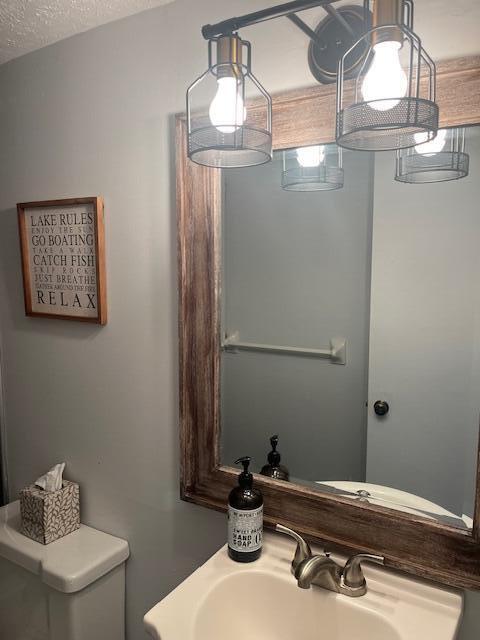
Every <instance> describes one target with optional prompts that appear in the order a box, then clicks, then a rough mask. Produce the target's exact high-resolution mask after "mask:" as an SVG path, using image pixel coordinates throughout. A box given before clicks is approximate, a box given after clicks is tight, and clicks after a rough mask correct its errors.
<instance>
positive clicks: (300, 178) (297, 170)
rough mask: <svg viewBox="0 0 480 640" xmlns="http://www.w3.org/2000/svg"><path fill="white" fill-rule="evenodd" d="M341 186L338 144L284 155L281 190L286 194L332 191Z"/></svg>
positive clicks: (296, 150) (340, 160)
mask: <svg viewBox="0 0 480 640" xmlns="http://www.w3.org/2000/svg"><path fill="white" fill-rule="evenodd" d="M342 187H343V167H342V149H341V148H339V147H337V145H336V144H328V145H314V146H309V147H299V148H297V149H287V150H285V151H284V152H283V171H282V189H285V191H330V190H333V189H341V188H342Z"/></svg>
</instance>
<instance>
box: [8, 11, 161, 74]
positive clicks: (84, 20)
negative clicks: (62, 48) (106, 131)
mask: <svg viewBox="0 0 480 640" xmlns="http://www.w3.org/2000/svg"><path fill="white" fill-rule="evenodd" d="M172 1H173V0H50V2H42V0H0V64H2V63H3V62H6V61H7V60H11V59H12V58H17V57H18V56H21V55H23V54H24V53H28V52H29V51H34V50H35V49H40V48H41V47H44V46H45V45H47V44H51V43H52V42H56V41H57V40H62V39H63V38H68V36H72V35H74V34H75V33H81V32H82V31H87V29H92V28H93V27H97V26H98V25H101V24H105V23H106V22H111V21H112V20H118V19H119V18H124V17H125V16H129V15H132V14H134V13H139V12H140V11H145V10H146V9H152V8H154V7H158V6H159V5H161V4H168V3H169V2H172Z"/></svg>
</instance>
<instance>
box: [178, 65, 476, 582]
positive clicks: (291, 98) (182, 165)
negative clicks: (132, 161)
mask: <svg viewBox="0 0 480 640" xmlns="http://www.w3.org/2000/svg"><path fill="white" fill-rule="evenodd" d="M437 102H438V103H439V106H440V118H441V122H440V126H441V127H448V126H457V125H462V124H465V125H468V124H479V123H480V57H478V56H476V57H471V58H459V59H455V60H450V61H446V62H442V63H440V64H439V65H438V66H437ZM249 109H253V111H254V110H255V106H254V105H253V106H249ZM334 125H335V88H334V87H332V86H331V85H328V86H315V87H313V88H311V89H307V90H299V91H290V92H286V93H283V94H279V95H277V96H274V98H273V143H274V148H275V149H288V148H292V147H296V146H305V145H313V144H326V143H328V142H331V141H332V138H333V132H334V130H335V126H334ZM185 140H186V122H185V116H184V115H180V116H177V208H178V234H179V270H178V271H179V289H180V307H179V335H180V440H181V453H180V455H181V461H180V466H181V496H182V498H183V499H184V500H187V501H190V502H194V503H196V504H200V505H203V506H206V507H210V508H212V509H217V510H221V511H225V509H226V505H227V498H228V493H229V491H230V490H231V488H232V487H233V486H235V483H236V478H237V474H238V470H236V469H232V468H231V467H226V466H223V465H222V464H221V459H220V401H219V400H220V398H219V390H220V260H221V251H220V248H221V230H220V220H221V206H222V198H221V195H222V194H221V173H220V170H218V169H209V168H207V167H203V166H200V165H196V164H194V163H193V162H190V160H188V158H187V155H186V144H185ZM256 483H257V485H258V486H259V487H260V489H261V491H262V493H263V495H264V498H265V523H266V525H267V526H272V525H274V524H275V523H277V522H280V523H282V524H284V525H286V526H288V527H292V528H293V529H295V530H296V531H298V532H299V533H301V534H303V535H305V536H306V537H307V538H310V539H311V540H314V541H317V542H323V543H326V544H327V545H328V546H329V547H330V548H332V547H338V548H340V549H343V550H346V551H348V552H359V551H365V552H369V553H374V554H379V555H383V556H385V558H386V564H387V566H391V567H395V568H397V569H401V570H404V571H407V572H409V573H412V574H416V575H419V576H422V577H425V578H431V579H433V580H436V581H438V582H442V583H445V584H450V585H454V586H458V587H462V588H469V589H480V458H479V464H478V467H477V486H476V508H475V514H474V525H473V530H471V531H466V530H461V529H457V528H454V527H452V526H449V525H445V524H440V523H438V522H435V521H429V520H426V519H425V518H422V517H420V516H416V515H413V514H408V513H403V512H400V511H393V510H390V509H387V508H385V507H381V506H378V505H373V504H367V503H362V504H359V503H358V502H354V501H352V500H349V499H348V498H345V497H342V496H338V495H329V494H326V493H321V491H318V490H316V489H315V490H313V489H311V488H309V487H306V486H302V485H295V484H293V483H286V482H281V481H280V482H279V481H277V480H273V479H271V478H266V477H264V476H259V475H256Z"/></svg>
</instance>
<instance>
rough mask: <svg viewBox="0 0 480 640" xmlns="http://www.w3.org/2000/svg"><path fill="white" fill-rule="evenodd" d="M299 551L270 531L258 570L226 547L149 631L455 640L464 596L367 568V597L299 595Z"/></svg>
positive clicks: (322, 639)
mask: <svg viewBox="0 0 480 640" xmlns="http://www.w3.org/2000/svg"><path fill="white" fill-rule="evenodd" d="M294 551H295V544H294V543H293V542H292V541H290V539H289V538H286V537H284V536H281V535H279V534H273V533H268V532H267V533H265V536H264V548H263V553H262V556H261V558H260V559H259V560H257V561H256V562H253V563H251V564H245V565H242V564H238V563H236V562H233V561H232V560H230V559H229V557H228V555H227V548H226V546H225V547H223V548H222V549H220V551H218V552H217V553H216V554H215V555H214V556H212V558H210V560H208V561H207V562H206V563H205V564H204V565H203V566H201V567H200V568H199V569H197V571H195V572H194V573H193V574H192V575H191V576H189V577H188V578H187V579H186V580H185V581H184V582H183V583H182V584H181V585H180V586H178V587H177V588H176V589H175V590H174V591H172V593H170V594H169V595H168V596H167V597H166V598H165V599H164V600H162V601H161V602H159V603H158V604H157V605H156V606H155V607H153V609H151V610H150V611H149V612H148V613H147V614H146V616H145V618H144V622H145V628H146V630H147V632H148V633H149V634H150V636H151V637H152V638H155V639H156V640H221V639H222V640H223V639H224V638H228V640H245V638H248V639H249V640H431V639H432V638H435V640H453V639H454V638H455V637H456V634H457V630H458V626H459V623H460V618H461V614H462V605H463V599H462V595H461V593H460V592H458V591H455V590H452V589H446V588H442V587H437V586H433V585H432V584H431V583H427V582H424V581H422V580H417V579H414V578H409V577H408V578H407V577H405V576H404V575H400V574H397V573H395V572H393V571H389V570H386V569H383V568H382V569H380V568H378V567H374V566H368V565H367V564H365V565H363V567H364V573H365V577H366V580H367V584H368V592H367V594H366V595H364V596H361V597H360V598H349V597H347V596H344V595H340V594H336V593H332V592H330V591H326V590H324V589H321V588H319V587H312V588H311V589H306V590H304V589H299V588H298V587H297V583H296V581H295V579H294V577H293V576H292V574H291V572H290V562H291V559H292V557H293V553H294ZM313 551H314V553H315V552H317V553H318V552H319V550H318V549H316V550H315V549H313ZM335 559H336V560H337V561H339V562H341V563H342V564H343V562H344V560H345V559H344V558H341V557H339V556H337V557H336V558H335Z"/></svg>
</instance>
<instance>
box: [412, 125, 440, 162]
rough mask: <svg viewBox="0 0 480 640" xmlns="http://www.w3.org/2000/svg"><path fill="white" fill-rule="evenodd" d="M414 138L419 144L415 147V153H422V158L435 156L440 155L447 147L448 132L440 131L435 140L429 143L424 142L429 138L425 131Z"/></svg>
mask: <svg viewBox="0 0 480 640" xmlns="http://www.w3.org/2000/svg"><path fill="white" fill-rule="evenodd" d="M413 137H414V138H415V142H417V145H416V146H415V151H416V152H417V153H421V154H422V156H433V155H435V154H436V153H440V151H442V149H443V147H444V146H445V142H446V141H447V130H446V129H439V130H438V131H437V135H436V136H435V138H434V139H433V140H428V142H424V140H426V139H427V138H428V133H425V132H423V131H422V133H416V134H415V135H414V136H413Z"/></svg>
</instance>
